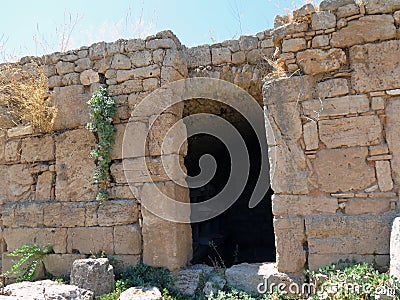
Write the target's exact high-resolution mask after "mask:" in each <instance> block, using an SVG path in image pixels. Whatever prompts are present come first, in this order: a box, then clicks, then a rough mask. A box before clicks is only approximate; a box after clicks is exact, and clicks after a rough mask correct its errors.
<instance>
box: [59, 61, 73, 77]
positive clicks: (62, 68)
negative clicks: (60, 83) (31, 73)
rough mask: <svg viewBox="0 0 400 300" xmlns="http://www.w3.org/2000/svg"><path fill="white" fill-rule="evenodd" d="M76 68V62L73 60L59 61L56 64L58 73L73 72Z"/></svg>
mask: <svg viewBox="0 0 400 300" xmlns="http://www.w3.org/2000/svg"><path fill="white" fill-rule="evenodd" d="M74 69H75V64H74V63H72V62H63V61H59V62H58V63H57V64H56V70H57V74H58V75H64V74H68V73H73V72H74Z"/></svg>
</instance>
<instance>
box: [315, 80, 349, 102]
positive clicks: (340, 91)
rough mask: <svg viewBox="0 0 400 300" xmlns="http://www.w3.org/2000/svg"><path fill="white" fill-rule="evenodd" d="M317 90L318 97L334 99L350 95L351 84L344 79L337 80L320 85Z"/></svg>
mask: <svg viewBox="0 0 400 300" xmlns="http://www.w3.org/2000/svg"><path fill="white" fill-rule="evenodd" d="M316 90H317V94H318V97H320V98H322V99H324V98H332V97H337V96H343V95H346V94H348V93H349V84H348V82H347V80H346V79H344V78H335V79H330V80H326V81H323V82H320V83H318V84H317V87H316ZM349 100H350V99H349ZM350 101H351V100H350Z"/></svg>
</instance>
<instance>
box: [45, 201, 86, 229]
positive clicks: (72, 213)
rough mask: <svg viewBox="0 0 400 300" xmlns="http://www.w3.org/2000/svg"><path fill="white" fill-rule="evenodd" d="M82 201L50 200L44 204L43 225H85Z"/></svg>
mask: <svg viewBox="0 0 400 300" xmlns="http://www.w3.org/2000/svg"><path fill="white" fill-rule="evenodd" d="M85 214H86V210H85V204H84V203H83V202H78V203H77V202H63V203H59V202H50V203H46V204H45V205H44V221H43V223H44V225H45V226H47V227H76V226H85Z"/></svg>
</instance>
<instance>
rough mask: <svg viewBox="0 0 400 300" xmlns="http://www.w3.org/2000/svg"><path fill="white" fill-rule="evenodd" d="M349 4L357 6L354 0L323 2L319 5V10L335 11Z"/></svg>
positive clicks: (326, 0)
mask: <svg viewBox="0 0 400 300" xmlns="http://www.w3.org/2000/svg"><path fill="white" fill-rule="evenodd" d="M348 4H356V2H355V1H354V0H323V1H321V3H320V4H319V10H329V11H335V10H337V9H338V8H340V7H342V6H345V5H348Z"/></svg>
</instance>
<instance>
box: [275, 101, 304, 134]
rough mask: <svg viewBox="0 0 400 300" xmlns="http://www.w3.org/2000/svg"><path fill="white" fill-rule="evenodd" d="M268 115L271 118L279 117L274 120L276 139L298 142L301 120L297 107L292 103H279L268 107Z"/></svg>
mask: <svg viewBox="0 0 400 300" xmlns="http://www.w3.org/2000/svg"><path fill="white" fill-rule="evenodd" d="M268 113H269V114H270V115H271V116H279V117H276V118H274V121H275V124H273V125H276V127H275V126H273V125H272V126H273V128H274V129H276V131H277V133H276V138H277V139H279V138H280V137H281V138H283V139H285V140H293V141H294V140H298V139H299V138H300V137H301V133H302V128H301V119H300V112H299V105H298V104H297V103H295V102H292V103H279V102H277V103H276V104H271V105H268Z"/></svg>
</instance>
